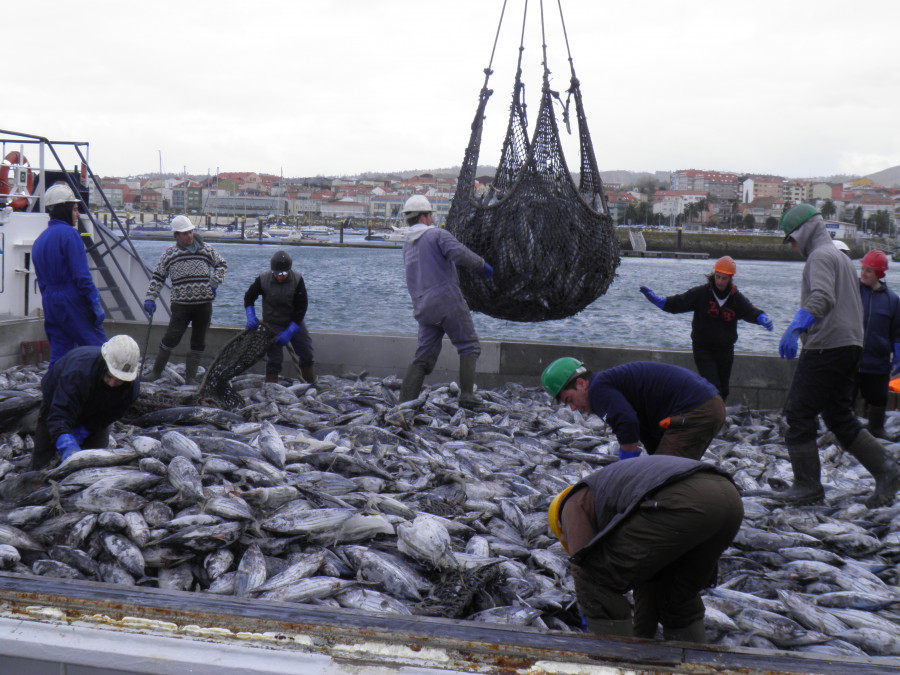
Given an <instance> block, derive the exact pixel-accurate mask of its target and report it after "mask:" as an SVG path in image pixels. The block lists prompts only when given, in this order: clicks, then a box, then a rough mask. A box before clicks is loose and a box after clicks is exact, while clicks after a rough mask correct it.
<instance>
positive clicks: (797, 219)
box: [781, 204, 819, 244]
mask: <svg viewBox="0 0 900 675" xmlns="http://www.w3.org/2000/svg"><path fill="white" fill-rule="evenodd" d="M818 215H819V212H818V211H816V207H814V206H812V205H811V204H797V206H792V207H791V208H789V209H788V210H787V211H785V213H784V215H783V216H781V229H782V230H784V243H785V244H786V243H787V242H788V239H789V238H790V236H791V234H792V233H793V232H794V231H795V230H796V229H797V228H798V227H800V226H801V225H802V224H803V223H805V222H806V221H807V220H809V219H810V218H812V217H813V216H818Z"/></svg>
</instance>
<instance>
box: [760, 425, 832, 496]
mask: <svg viewBox="0 0 900 675" xmlns="http://www.w3.org/2000/svg"><path fill="white" fill-rule="evenodd" d="M787 449H788V455H790V458H791V467H792V468H793V469H794V484H793V485H792V486H791V487H790V488H788V489H787V490H781V491H776V492H771V493H769V495H768V496H769V497H771V498H772V499H777V500H779V501H782V502H784V503H785V504H793V505H796V506H801V505H803V504H817V503H819V502H821V501H822V500H823V499H824V498H825V490H824V488H823V487H822V481H821V474H822V467H821V464H819V447H818V446H817V445H816V442H815V441H807V442H806V443H798V444H796V445H792V444H788V446H787ZM745 494H746V493H745Z"/></svg>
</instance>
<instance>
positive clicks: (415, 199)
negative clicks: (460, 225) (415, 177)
mask: <svg viewBox="0 0 900 675" xmlns="http://www.w3.org/2000/svg"><path fill="white" fill-rule="evenodd" d="M403 215H404V216H405V217H406V222H407V224H408V225H410V229H409V231H408V232H407V234H406V241H405V242H404V244H403V264H404V266H405V267H406V288H407V289H408V290H409V297H410V298H411V299H412V304H413V315H414V316H415V317H416V321H417V322H418V323H419V346H418V348H417V349H416V355H415V356H414V357H413V362H412V364H410V366H409V368H407V370H406V375H404V377H403V384H402V386H401V388H400V400H401V402H402V401H411V400H412V399H414V398H416V397H417V396H418V395H419V391H421V389H422V383H423V382H424V381H425V376H426V375H427V374H428V373H430V372H431V371H432V370H434V366H435V364H436V363H437V359H438V356H439V355H440V353H441V341H442V340H443V339H444V335H445V334H446V335H447V336H448V337H449V338H450V341H451V342H452V343H453V346H454V347H456V351H457V353H458V354H459V389H460V392H459V404H460V405H462V406H471V405H474V404H477V403H478V402H479V401H480V397H478V396H477V395H476V394H475V393H474V388H475V363H476V361H477V360H478V356H479V355H480V354H481V345H480V344H479V343H478V335H477V334H476V333H475V324H474V323H473V322H472V315H471V313H470V312H469V306H468V305H467V304H466V300H465V298H463V294H462V290H460V287H459V277H458V276H457V273H456V266H457V265H459V266H461V267H468V268H469V269H472V270H477V271H479V272H480V273H481V274H482V275H483V276H484V277H486V278H490V277H491V276H492V275H493V274H494V268H492V267H491V266H490V265H489V264H488V263H486V262H485V261H484V259H483V258H482V257H481V256H480V255H478V254H477V253H474V252H473V251H470V250H469V249H468V248H467V247H466V246H464V245H463V244H461V243H459V241H457V239H456V237H454V236H453V235H452V234H450V233H449V232H447V230H444V229H442V228H440V227H435V226H434V216H433V215H432V209H431V203H430V202H429V201H428V199H426V198H425V197H424V196H423V195H413V196H412V197H410V198H409V199H407V200H406V204H404V206H403Z"/></svg>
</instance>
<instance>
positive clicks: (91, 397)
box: [41, 346, 141, 447]
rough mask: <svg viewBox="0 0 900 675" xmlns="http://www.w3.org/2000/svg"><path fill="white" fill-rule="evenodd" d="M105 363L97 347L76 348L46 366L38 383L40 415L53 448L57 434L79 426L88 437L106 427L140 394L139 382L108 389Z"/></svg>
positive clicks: (138, 380) (125, 383)
mask: <svg viewBox="0 0 900 675" xmlns="http://www.w3.org/2000/svg"><path fill="white" fill-rule="evenodd" d="M104 374H106V361H104V359H103V356H102V355H101V354H100V347H96V346H89V347H76V348H75V349H73V350H72V351H70V352H68V353H67V354H66V355H65V356H63V357H62V358H61V359H59V361H57V362H56V363H54V364H53V365H52V366H50V369H49V370H48V371H47V374H46V375H44V378H43V379H42V380H41V392H42V393H43V395H44V401H43V403H42V411H43V413H44V418H45V420H46V422H47V429H48V430H49V432H50V439H51V440H52V441H53V445H54V447H56V439H57V438H59V436H60V435H61V434H70V433H72V427H75V426H78V425H81V426H83V427H84V428H85V429H87V430H88V431H90V432H91V433H94V432H96V431H100V430H101V429H103V427H106V426H109V425H110V424H112V423H113V422H115V421H116V420H117V419H119V418H120V417H121V416H122V414H123V413H124V412H125V411H126V410H128V408H129V407H130V406H131V404H132V403H134V402H135V401H136V400H137V397H138V395H139V394H140V391H141V384H140V378H138V379H136V380H135V381H134V382H123V383H122V384H121V385H120V386H118V387H110V386H109V385H107V384H106V382H104V381H103V375H104Z"/></svg>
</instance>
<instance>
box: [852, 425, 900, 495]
mask: <svg viewBox="0 0 900 675" xmlns="http://www.w3.org/2000/svg"><path fill="white" fill-rule="evenodd" d="M847 452H849V453H850V454H851V455H853V456H854V457H856V459H858V460H859V463H860V464H862V465H863V466H864V467H865V468H866V471H868V472H869V473H870V474H872V476H873V477H874V478H875V492H873V493H872V495H871V496H870V497H869V498H868V499H867V500H866V506H867V507H868V508H870V509H874V508H875V507H878V506H887V505H888V504H892V503H893V501H894V496H895V495H896V493H897V490H900V467H898V466H897V462H896V461H894V458H893V457H891V456H890V455H889V454H888V453H887V451H886V450H885V449H884V446H882V445H881V443H879V442H878V439H877V438H875V437H874V436H872V434H870V433H869V432H868V431H866V430H865V429H863V430H862V431H860V432H859V436H857V437H856V440H855V441H853V443H851V444H850V447H849V448H847Z"/></svg>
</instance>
